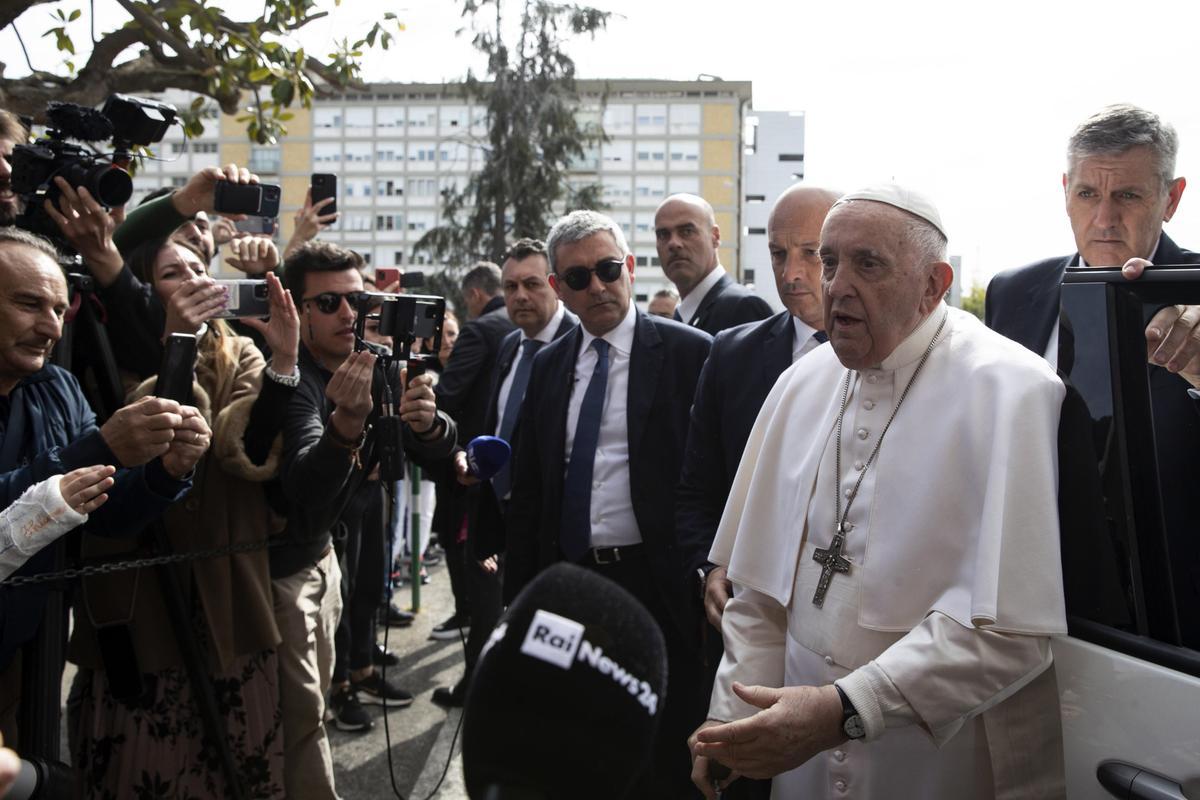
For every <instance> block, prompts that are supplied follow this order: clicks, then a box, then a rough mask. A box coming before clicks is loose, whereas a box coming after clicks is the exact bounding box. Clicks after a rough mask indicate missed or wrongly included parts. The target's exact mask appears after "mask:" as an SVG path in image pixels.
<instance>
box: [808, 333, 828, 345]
mask: <svg viewBox="0 0 1200 800" xmlns="http://www.w3.org/2000/svg"><path fill="white" fill-rule="evenodd" d="M812 337H813V339H815V340H816V342H817V344H825V343H826V342H828V341H829V335H828V334H827V333H825V331H817V332H816V333H814V334H813V335H812Z"/></svg>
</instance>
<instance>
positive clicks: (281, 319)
mask: <svg viewBox="0 0 1200 800" xmlns="http://www.w3.org/2000/svg"><path fill="white" fill-rule="evenodd" d="M127 268H128V269H129V271H130V272H131V273H132V277H133V278H134V279H136V280H138V281H141V282H144V283H145V284H146V285H148V286H150V287H151V288H152V290H153V292H154V294H155V297H156V298H157V300H158V301H159V302H160V303H161V304H162V305H163V307H164V308H165V309H166V323H165V327H164V330H163V331H162V332H161V333H162V335H163V336H164V337H165V336H168V335H170V334H174V333H187V334H195V335H197V336H198V337H199V342H198V351H199V357H198V359H197V363H196V369H195V381H196V383H195V386H194V387H193V393H194V397H195V402H196V405H197V407H199V409H200V411H201V413H202V414H203V415H204V416H205V418H206V419H208V420H211V424H212V429H213V447H212V451H211V453H210V454H209V455H208V456H207V457H206V458H204V459H203V460H201V462H200V463H199V465H198V466H197V469H196V480H195V485H194V487H193V488H192V491H191V492H190V493H189V494H188V496H187V497H186V498H185V500H184V501H183V502H182V503H181V504H179V505H178V506H176V507H174V508H172V509H170V510H169V511H168V512H167V513H166V514H165V515H164V524H165V526H166V532H167V536H168V538H169V540H170V541H171V542H172V544H173V545H174V548H173V549H174V550H175V551H176V552H183V551H188V550H204V549H211V548H221V547H226V546H237V545H240V544H247V543H253V542H256V541H262V540H265V539H266V538H267V537H268V536H269V535H270V534H271V533H272V529H273V525H272V518H271V514H270V511H269V509H268V507H267V503H266V499H265V496H264V494H263V491H262V482H263V481H266V480H269V479H271V478H273V477H274V476H275V474H276V471H277V469H278V465H279V452H280V450H281V447H282V445H281V444H280V443H279V442H278V441H276V440H277V439H278V436H279V432H280V429H281V419H282V414H281V411H282V409H283V408H284V407H285V406H286V405H287V403H288V400H289V398H290V395H291V393H292V392H293V391H294V388H293V387H294V385H295V383H296V382H297V381H298V380H299V374H298V372H297V369H296V358H297V347H298V344H299V318H298V315H297V314H296V309H295V306H294V305H293V304H292V302H291V298H290V297H289V296H288V294H287V293H286V292H285V291H284V290H283V287H282V285H281V284H280V283H279V280H278V279H277V278H276V277H275V276H274V275H269V276H268V278H267V284H268V287H269V293H270V301H271V315H270V322H269V323H263V322H260V321H258V320H251V321H249V324H250V325H251V326H252V327H254V328H256V329H257V330H259V331H260V332H261V333H262V334H263V335H264V336H265V337H266V339H267V341H269V342H270V344H271V347H272V350H273V351H274V354H275V355H274V361H273V363H272V364H271V365H270V366H268V365H266V364H264V362H263V359H262V356H261V355H260V353H259V351H258V349H257V348H256V347H255V346H254V343H253V342H251V341H250V340H249V339H246V338H244V337H239V336H234V335H233V334H232V333H231V332H230V330H229V329H228V327H227V326H226V325H225V323H224V321H222V320H220V319H215V318H214V317H213V315H214V314H215V313H216V312H218V311H219V310H221V308H222V306H223V297H224V292H223V289H222V287H220V286H219V285H216V284H214V282H213V281H212V279H211V278H209V277H208V275H207V274H206V267H205V263H204V261H203V256H202V254H200V253H197V252H196V251H194V250H192V249H191V248H189V247H187V246H185V245H183V244H180V243H178V242H176V241H173V240H159V241H158V242H146V243H144V244H142V245H140V246H139V247H138V248H136V249H135V250H134V251H133V253H131V254H130V257H129V264H128V267H127ZM264 376H265V378H264ZM155 380H156V379H154V378H152V379H150V380H148V381H146V382H144V383H143V384H142V385H141V386H140V387H138V389H137V390H135V392H134V394H135V395H140V394H145V393H147V392H149V391H151V390H153V388H154V384H155ZM140 545H141V543H139V542H114V541H110V540H103V539H100V538H97V537H91V536H85V537H84V542H83V551H84V554H85V555H87V556H90V557H91V556H98V557H119V558H123V559H124V558H130V557H139V556H142V555H146V554H147V553H145V552H144V551H143V548H142V547H141V546H140ZM177 569H178V571H179V572H180V573H181V578H182V579H181V581H180V582H181V584H182V585H183V588H184V592H185V600H186V601H187V602H188V603H189V605H190V606H191V620H192V626H193V631H194V635H195V638H196V640H197V642H198V643H199V646H200V649H201V651H202V653H203V655H204V656H205V666H206V668H207V669H208V671H209V674H210V675H211V676H212V681H213V683H214V684H215V685H219V686H220V687H221V695H222V696H223V697H225V698H227V699H226V701H225V702H223V703H222V704H221V706H222V708H223V715H224V717H225V728H226V730H227V732H228V740H229V743H230V748H231V750H232V751H233V756H234V760H235V762H236V765H237V767H238V771H239V773H240V774H241V775H243V776H244V780H246V781H247V782H248V783H249V784H250V785H249V786H248V787H247V788H248V790H249V795H250V796H252V797H255V798H266V797H282V796H283V775H282V766H283V747H282V741H281V736H280V729H279V695H278V683H277V675H278V665H277V661H276V647H277V646H278V644H279V631H278V629H277V628H276V626H275V619H274V614H273V611H272V602H271V594H270V592H271V587H270V575H269V570H268V559H267V554H266V549H265V548H257V549H249V550H246V551H244V552H238V553H235V554H231V555H227V556H218V557H214V558H205V559H198V560H194V561H189V562H185V563H184V564H183V565H182V566H181V567H179V568H177ZM142 572H143V571H138V572H135V573H133V575H132V577H131V576H130V574H129V573H122V574H118V575H100V576H93V577H88V578H85V579H84V580H83V585H82V591H81V592H80V593H79V595H78V602H77V604H76V614H75V620H76V622H75V631H74V635H73V636H72V640H71V650H70V657H71V660H72V661H74V662H75V663H77V664H78V665H79V666H80V672H79V676H78V678H77V679H76V684H75V686H74V687H73V689H72V698H73V701H74V703H73V708H72V711H73V712H74V711H75V703H77V704H78V705H77V708H78V711H77V714H78V716H77V719H75V720H73V722H74V724H73V726H72V727H73V729H74V732H75V736H74V739H73V747H72V749H73V751H74V762H75V766H76V768H77V769H78V770H80V771H81V772H82V775H83V777H84V785H85V786H86V787H87V789H86V792H87V793H86V795H85V796H87V797H97V798H99V797H109V796H114V795H120V794H122V793H126V792H129V791H130V790H133V791H135V792H140V791H143V790H145V791H150V788H149V787H158V789H155V791H161V790H162V787H164V786H165V787H169V788H168V790H167V791H168V793H169V794H171V795H172V796H181V797H183V796H187V797H223V796H228V795H229V794H230V792H228V791H227V789H226V787H225V783H224V781H225V778H224V776H223V775H222V774H221V772H220V771H219V769H216V770H214V769H213V768H212V766H211V765H210V763H209V761H208V760H207V759H206V756H205V753H206V752H207V751H206V747H207V744H206V742H205V741H204V735H205V731H204V729H203V728H202V726H200V725H199V724H198V720H197V718H196V715H195V711H194V699H193V698H194V694H195V689H194V687H193V686H192V685H191V682H190V680H189V677H188V674H187V671H186V668H185V665H184V663H183V658H184V656H183V655H182V654H181V653H180V652H179V648H178V646H177V644H176V641H175V638H174V637H173V635H172V620H171V618H170V617H169V615H168V614H167V613H166V608H167V605H166V603H165V602H164V599H163V593H162V590H161V588H160V586H159V582H158V580H157V579H156V576H155V575H154V574H153V573H152V572H146V573H145V574H142ZM114 625H126V626H128V630H129V631H130V640H131V643H132V653H127V654H126V660H125V661H126V663H124V664H114V663H111V650H108V651H105V650H104V649H103V648H102V646H101V642H100V633H101V632H102V631H103V630H104V629H105V628H107V627H111V626H114ZM118 668H123V669H124V670H125V671H126V672H131V671H132V672H135V673H136V674H137V675H141V676H142V687H141V688H142V691H141V692H140V694H138V695H137V696H134V697H128V696H126V692H125V691H124V690H123V689H119V686H118V683H119V682H120V681H125V680H126V679H127V678H128V677H129V676H128V675H126V674H122V675H116V674H113V673H114V671H115V670H117V669H118ZM135 689H136V687H135ZM164 733H169V734H170V735H169V736H164ZM98 753H103V754H104V757H103V758H99V757H97V754H98ZM131 782H132V784H133V785H131Z"/></svg>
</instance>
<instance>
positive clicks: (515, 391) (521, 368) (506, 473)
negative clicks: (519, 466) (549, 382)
mask: <svg viewBox="0 0 1200 800" xmlns="http://www.w3.org/2000/svg"><path fill="white" fill-rule="evenodd" d="M541 346H542V343H541V342H539V341H538V340H537V339H526V340H525V341H523V342H521V358H520V359H519V360H518V361H517V366H516V369H515V370H514V371H513V381H512V386H510V387H509V390H508V400H507V401H506V402H505V403H504V419H502V420H500V432H499V434H500V438H501V439H503V440H504V441H506V442H508V443H509V444H512V433H513V429H514V428H516V427H517V417H518V416H519V415H520V413H521V401H522V400H523V399H524V398H525V389H526V388H527V387H528V386H529V373H530V371H531V370H532V369H533V357H534V356H535V355H537V351H538V348H540V347H541ZM511 466H512V460H511V459H510V460H509V462H508V463H507V464H505V465H504V466H503V467H501V468H500V471H499V472H497V473H496V474H495V475H494V476H492V488H493V489H495V490H496V498H497V499H499V500H503V499H504V498H505V497H508V493H509V492H510V491H512V469H511Z"/></svg>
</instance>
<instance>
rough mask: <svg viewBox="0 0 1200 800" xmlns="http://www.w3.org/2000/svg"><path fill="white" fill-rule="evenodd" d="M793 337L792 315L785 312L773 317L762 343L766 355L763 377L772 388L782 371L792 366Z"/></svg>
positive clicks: (794, 333) (794, 332)
mask: <svg viewBox="0 0 1200 800" xmlns="http://www.w3.org/2000/svg"><path fill="white" fill-rule="evenodd" d="M795 335H796V328H795V326H793V325H792V315H791V314H790V313H789V312H787V311H784V312H783V313H782V314H777V315H775V319H773V320H772V321H771V326H770V328H769V329H768V331H767V338H766V341H765V342H764V343H763V345H764V346H763V352H764V353H766V358H764V359H763V377H764V379H765V380H766V381H767V385H769V386H774V385H775V381H776V380H778V378H779V376H780V375H781V374H782V373H783V371H784V370H785V369H787V368H788V367H790V366H791V365H792V339H793V338H794V337H795Z"/></svg>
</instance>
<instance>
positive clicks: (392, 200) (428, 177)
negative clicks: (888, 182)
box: [135, 80, 750, 301]
mask: <svg viewBox="0 0 1200 800" xmlns="http://www.w3.org/2000/svg"><path fill="white" fill-rule="evenodd" d="M578 87H579V91H580V95H581V98H582V103H581V105H580V109H579V114H580V116H581V117H582V118H584V119H585V120H590V121H600V122H602V124H603V127H604V130H605V133H606V134H607V137H608V141H606V142H604V143H602V144H599V145H598V146H596V147H595V148H593V149H592V150H591V151H590V152H588V153H587V154H586V155H585V157H584V158H582V159H580V161H579V162H578V163H577V164H576V167H575V169H574V170H573V174H572V178H571V180H572V181H573V182H577V183H579V184H587V183H596V184H599V185H600V186H601V188H602V196H603V200H604V202H605V204H606V205H607V209H606V211H607V213H609V214H611V215H612V216H613V217H614V219H616V220H617V222H618V223H619V224H620V225H621V226H622V227H623V228H624V230H625V231H626V234H627V236H628V238H629V243H630V246H631V248H632V249H633V251H634V256H635V259H636V269H635V278H636V280H635V294H636V296H637V298H638V299H639V300H641V301H644V300H645V299H646V298H648V297H650V296H651V295H653V294H654V292H655V291H656V290H657V289H659V288H662V287H663V286H666V285H667V281H666V278H665V277H664V276H663V273H662V270H661V268H660V267H659V264H658V257H657V254H656V251H655V247H654V209H655V207H656V206H657V205H658V204H659V203H660V202H661V201H662V200H663V198H664V197H666V196H667V195H669V194H672V193H674V192H692V193H696V194H699V195H701V196H703V197H705V198H706V199H707V200H708V201H709V202H710V203H712V205H713V207H714V209H715V211H716V214H717V222H718V224H719V225H720V227H721V230H722V232H723V233H724V234H725V235H724V240H723V242H722V248H721V260H722V263H724V264H725V265H727V267H728V268H729V269H730V270H731V271H735V272H736V271H737V270H738V265H739V264H740V262H741V241H740V239H741V237H740V231H741V229H742V224H743V223H742V202H741V196H742V186H741V184H742V159H741V152H742V149H743V141H742V137H743V128H744V121H745V116H746V113H747V109H748V107H749V103H750V84H749V83H748V82H729V81H656V80H614V81H579V82H578ZM164 99H166V100H167V101H168V102H175V103H177V104H183V103H187V102H190V97H188V96H186V95H183V94H180V95H179V96H177V97H171V96H168V97H166V98H164ZM294 113H295V117H294V118H293V119H292V120H291V121H290V122H289V123H287V124H288V134H287V136H286V137H283V138H282V139H281V141H280V142H279V143H278V144H277V145H272V146H259V145H255V144H251V143H250V142H248V141H247V138H246V134H245V130H244V126H243V125H242V124H241V123H239V122H237V121H236V119H234V118H233V117H231V116H221V117H220V119H219V120H216V119H213V120H212V121H211V122H212V123H215V124H209V125H208V127H207V129H206V131H205V133H204V135H203V136H201V137H199V138H197V139H194V140H190V141H188V142H183V141H171V140H168V141H165V142H163V143H162V145H160V149H161V152H162V154H163V155H164V156H165V157H166V158H168V159H174V160H171V161H167V162H151V163H149V164H147V165H146V166H145V167H144V168H143V169H142V170H141V172H140V173H139V175H138V176H137V178H136V180H135V190H137V191H139V192H140V193H144V192H145V191H149V190H150V189H153V188H156V187H158V186H161V185H177V186H180V185H182V184H183V183H184V182H185V181H186V180H187V178H188V176H190V175H191V174H192V173H193V172H195V171H196V170H197V169H199V168H201V167H203V166H208V165H211V164H225V163H230V162H234V163H237V164H244V165H246V166H248V167H249V168H250V169H251V170H252V171H254V172H256V173H258V174H259V176H261V178H262V179H263V180H264V181H270V182H274V183H279V184H280V185H281V186H282V187H283V206H282V209H281V212H280V223H281V231H280V238H281V240H283V241H286V239H287V237H289V236H290V235H291V231H292V216H293V214H294V212H295V211H296V209H298V208H299V207H300V206H301V204H302V203H303V201H304V192H305V189H306V188H307V187H308V184H309V176H310V175H311V174H312V173H315V172H328V173H333V174H335V175H337V177H338V191H339V197H338V209H339V212H340V215H341V216H340V219H339V221H338V223H337V224H336V225H335V226H333V227H332V228H331V229H330V230H328V231H327V232H325V233H324V234H322V238H325V239H329V240H331V241H336V242H339V243H342V244H345V245H346V246H349V247H353V248H355V249H356V250H358V251H359V252H361V253H362V254H363V255H364V256H365V257H366V258H367V259H368V260H369V261H370V263H371V264H372V265H373V266H395V265H400V266H404V267H406V268H420V267H422V266H425V265H429V266H430V267H432V268H436V267H434V266H433V265H431V264H430V258H429V256H428V255H427V254H425V253H422V252H419V251H417V250H416V249H415V245H416V243H417V241H418V240H419V239H420V238H421V237H422V236H423V235H424V234H425V233H426V232H428V231H429V230H430V229H432V228H434V227H436V226H438V225H439V224H441V223H442V215H441V208H440V206H441V192H442V190H443V189H446V188H448V187H452V186H462V185H464V184H465V182H466V180H467V178H468V177H469V175H470V174H471V173H472V171H474V170H476V169H478V168H479V167H480V165H481V163H482V158H483V149H482V146H483V144H484V143H485V142H486V129H485V124H486V119H485V109H484V108H483V107H481V106H478V105H473V104H471V103H469V102H467V101H466V100H464V98H463V96H462V91H461V87H459V86H458V85H455V84H402V83H394V84H374V85H371V86H369V87H368V91H365V92H354V93H345V94H340V95H337V96H334V97H329V98H324V99H320V100H316V101H314V103H313V108H312V109H311V111H309V110H305V109H294ZM136 198H137V195H135V200H136ZM495 255H496V256H497V257H498V255H499V254H495Z"/></svg>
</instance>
